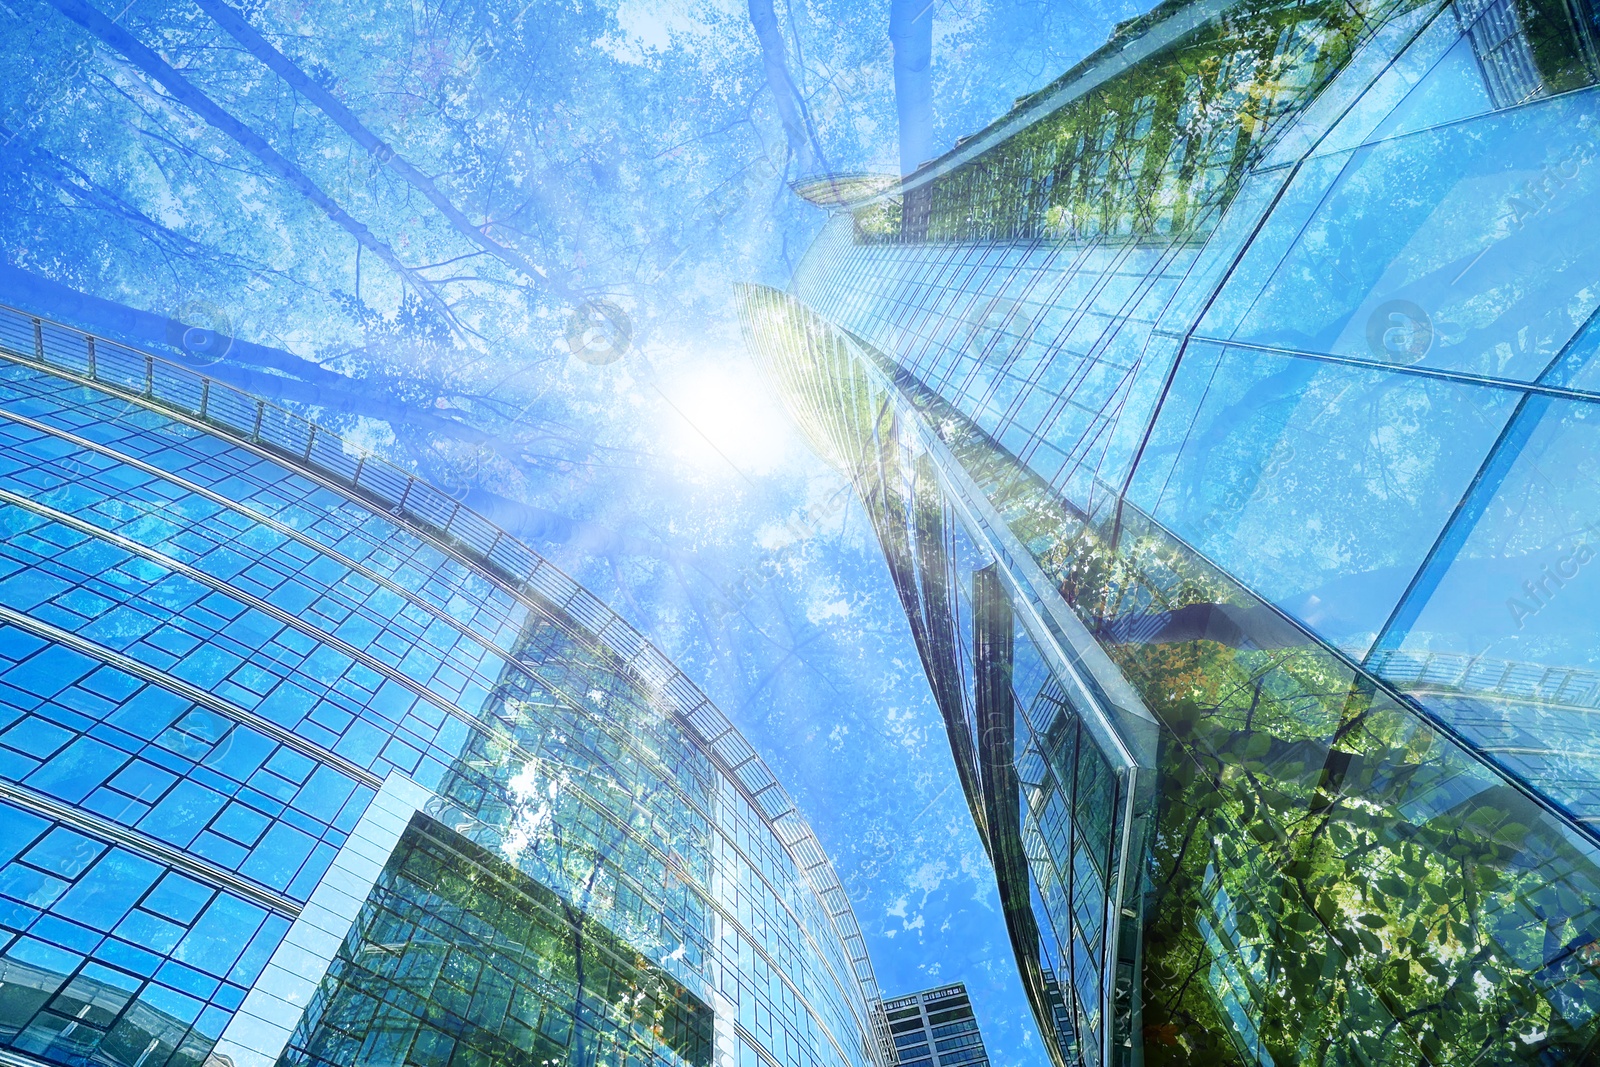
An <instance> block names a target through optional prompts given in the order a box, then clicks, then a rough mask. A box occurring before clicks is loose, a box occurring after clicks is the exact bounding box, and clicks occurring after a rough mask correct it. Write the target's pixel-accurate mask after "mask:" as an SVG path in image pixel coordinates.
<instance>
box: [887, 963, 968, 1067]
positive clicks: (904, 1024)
mask: <svg viewBox="0 0 1600 1067" xmlns="http://www.w3.org/2000/svg"><path fill="white" fill-rule="evenodd" d="M883 1011H884V1017H885V1020H886V1021H887V1022H888V1024H889V1040H891V1041H893V1042H894V1052H895V1055H896V1056H898V1057H899V1058H900V1067H989V1054H988V1052H986V1051H985V1050H984V1047H983V1035H982V1034H981V1033H980V1032H979V1031H978V1017H977V1015H976V1014H975V1013H974V1012H973V1010H972V1000H971V999H970V998H969V997H968V996H967V987H966V984H965V983H964V982H956V983H954V984H953V985H943V986H939V987H937V988H935V989H924V990H923V991H922V992H920V993H908V994H906V995H905V996H903V997H894V998H893V999H890V1000H886V1001H884V1002H883Z"/></svg>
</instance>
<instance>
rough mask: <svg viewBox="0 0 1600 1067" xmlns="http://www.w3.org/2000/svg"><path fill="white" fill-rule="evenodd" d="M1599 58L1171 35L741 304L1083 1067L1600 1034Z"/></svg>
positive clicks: (1495, 36)
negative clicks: (870, 540)
mask: <svg viewBox="0 0 1600 1067" xmlns="http://www.w3.org/2000/svg"><path fill="white" fill-rule="evenodd" d="M1596 29H1597V24H1596V20H1595V15H1594V12H1593V10H1592V8H1591V7H1590V5H1589V4H1588V3H1586V2H1581V0H1579V2H1572V3H1566V2H1559V3H1546V2H1544V0H1507V2H1504V3H1500V2H1495V3H1465V2H1458V3H1440V2H1437V0H1356V2H1352V3H1345V2H1342V0H1341V2H1338V3H1323V2H1291V0H1266V2H1261V3H1256V2H1251V3H1242V2H1230V0H1219V2H1216V3H1184V2H1174V3H1167V4H1163V5H1161V6H1160V7H1158V8H1157V9H1156V10H1155V11H1153V12H1152V13H1151V14H1150V15H1148V16H1145V17H1143V18H1141V19H1138V20H1136V21H1134V22H1132V23H1129V24H1126V25H1124V26H1123V27H1121V28H1119V30H1118V32H1117V34H1116V35H1115V37H1114V39H1113V40H1112V41H1111V42H1110V43H1109V44H1108V45H1107V46H1106V47H1105V48H1103V49H1102V50H1101V51H1099V52H1097V53H1096V54H1094V55H1092V56H1090V57H1089V58H1088V59H1086V60H1085V61H1084V62H1083V63H1082V64H1080V65H1079V66H1077V67H1075V68H1074V69H1073V70H1071V71H1069V72H1067V73H1066V74H1065V75H1063V76H1062V77H1061V78H1060V79H1059V80H1058V81H1056V82H1055V83H1054V84H1052V85H1051V86H1049V87H1047V88H1046V89H1044V90H1042V91H1040V92H1038V93H1035V94H1033V95H1031V96H1029V97H1026V98H1024V99H1021V100H1019V101H1018V102H1017V104H1016V107H1015V108H1014V109H1013V110H1012V111H1011V112H1010V113H1009V114H1007V115H1006V116H1004V117H1002V118H1001V119H999V120H997V121H996V122H995V123H993V124H992V125H991V126H989V127H988V128H986V129H984V130H981V131H979V132H977V133H976V134H974V135H973V136H971V137H968V138H965V139H963V140H962V142H961V143H960V144H959V145H958V146H957V148H956V149H955V150H953V151H952V152H950V153H948V154H947V155H945V156H943V157H941V158H940V159H937V160H935V161H933V162H931V163H929V164H928V165H926V166H924V167H923V168H921V169H920V170H918V171H917V172H916V173H915V174H912V175H910V176H908V177H907V178H906V179H905V180H904V181H903V182H902V183H900V185H898V186H897V187H895V188H893V189H890V190H888V191H884V192H875V193H872V194H869V195H863V196H858V197H856V198H855V199H853V200H850V201H849V202H847V203H845V204H843V205H840V206H839V207H837V208H835V209H834V214H833V217H832V220H831V221H830V222H829V224H828V226H827V227H826V229H825V230H824V231H823V233H822V235H821V236H820V237H819V238H818V240H817V241H816V243H815V244H814V245H813V247H812V249H811V250H810V251H809V252H808V254H807V256H806V258H805V259H804V260H803V262H802V264H801V266H800V268H799V269H798V270H797V272H796V275H795V278H794V280H793V284H792V285H791V287H790V289H789V291H787V292H780V291H777V290H773V289H765V288H759V287H752V288H750V289H749V290H748V291H747V292H746V293H745V322H746V336H747V338H748V340H749V342H750V345H751V347H752V349H753V350H754V351H755V352H756V353H757V356H758V358H759V359H760V361H761V362H762V363H763V364H764V365H765V366H766V368H767V369H768V370H769V371H770V373H771V375H772V377H773V378H774V380H775V381H776V382H777V383H778V385H779V388H780V390H781V392H782V393H783V395H784V397H785V399H786V401H787V403H788V404H789V406H790V408H791V410H792V411H793V413H794V414H795V416H796V418H797V420H798V421H799V422H800V423H801V425H802V426H803V427H804V429H805V430H806V431H807V433H808V435H809V436H810V438H811V440H812V442H813V444H814V446H815V447H816V448H817V449H818V450H819V451H820V452H821V453H823V454H824V455H825V456H827V457H828V458H830V459H831V460H832V461H833V462H834V463H836V464H837V465H838V466H839V467H840V468H841V469H842V470H844V471H845V472H846V473H847V474H848V475H849V476H850V478H851V479H852V480H853V481H854V483H855V485H856V487H857V489H858V491H859V493H860V495H861V497H862V499H863V501H864V502H865V504H866V507H867V510H868V513H869V514H870V515H871V517H872V520H873V522H874V524H875V527H876V531H877V535H878V538H879V540H880V542H881V543H882V546H883V549H884V552H885V555H886V558H887V560H888V563H889V568H890V572H891V575H892V577H893V579H894V582H895V585H896V587H897V589H898V591H899V596H900V599H901V601H902V604H903V606H904V608H905V611H906V615H907V617H908V619H909V620H910V624H911V629H912V633H913V636H914V638H915V640H916V643H917V646H918V648H919V650H920V653H921V656H922V660H923V664H924V667H925V669H926V672H927V675H928V678H929V682H930V684H931V687H932V690H933V694H934V696H935V699H936V701H937V703H938V705H939V707H940V709H941V711H942V713H943V715H944V718H945V722H946V726H947V728H948V732H949V736H950V743H951V749H952V752H953V754H954V758H955V762H956V768H957V771H958V773H959V774H960V776H961V780H962V783H963V785H964V787H965V789H966V794H967V798H968V801H969V804H970V807H971V811H972V816H973V819H974V821H975V822H976V823H977V825H978V827H979V829H980V832H981V835H982V837H983V839H984V840H985V842H986V844H987V846H988V849H989V852H990V855H991V857H992V859H993V861H994V865H995V868H996V872H997V876H998V879H999V886H1000V894H1001V900H1002V902H1003V904H1004V907H1005V910H1006V917H1007V921H1008V925H1009V930H1010V934H1011V939H1012V942H1013V947H1014V949H1015V953H1016V956H1017V960H1018V963H1019V965H1020V967H1021V970H1022V975H1023V979H1024V983H1025V986H1026V988H1027V990H1028V992H1029V996H1030V999H1031V1001H1032V1003H1033V1008H1034V1015H1035V1018H1036V1020H1037V1021H1038V1023H1039V1026H1040V1027H1041V1029H1042V1030H1043V1032H1044V1033H1045V1035H1046V1038H1047V1044H1048V1045H1049V1046H1050V1047H1051V1049H1052V1052H1053V1054H1054V1055H1055V1056H1056V1057H1057V1059H1058V1062H1059V1063H1061V1064H1080V1063H1083V1064H1095V1065H1099V1064H1138V1063H1150V1064H1157V1063H1159V1064H1168V1063H1195V1064H1207V1065H1210V1064H1228V1063H1232V1064H1252V1065H1254V1064H1273V1065H1277V1067H1286V1065H1288V1064H1296V1063H1308V1064H1420V1063H1428V1064H1447V1063H1448V1064H1462V1065H1466V1064H1486V1063H1496V1064H1502V1063H1540V1064H1546V1063H1565V1062H1571V1063H1576V1062H1581V1061H1584V1060H1585V1059H1586V1058H1587V1057H1590V1056H1592V1055H1594V1054H1595V1052H1596V1049H1597V1047H1600V1017H1597V1013H1600V972H1597V970H1596V967H1597V965H1600V846H1597V833H1596V825H1597V823H1600V718H1597V716H1596V709H1597V708H1600V640H1597V638H1600V621H1597V620H1600V564H1595V563H1593V562H1592V561H1593V560H1594V559H1595V557H1596V554H1597V553H1600V526H1597V525H1595V523H1596V521H1597V520H1596V518H1595V516H1596V515H1597V514H1600V468H1597V467H1596V461H1595V457H1596V456H1597V455H1600V439H1597V438H1596V436H1595V427H1596V426H1597V425H1600V406H1597V401H1600V387H1597V384H1596V383H1597V382H1600V377H1597V372H1596V368H1597V367H1600V362H1597V361H1596V356H1595V353H1596V351H1597V348H1600V320H1597V319H1596V317H1595V313H1596V308H1597V307H1600V211H1597V210H1596V208H1595V205H1596V203H1597V201H1600V197H1597V195H1596V192H1597V190H1600V177H1597V175H1600V96H1597V92H1600V90H1596V89H1595V88H1593V84H1594V82H1595V80H1596V75H1597V73H1600V67H1597V61H1596V49H1595V40H1596Z"/></svg>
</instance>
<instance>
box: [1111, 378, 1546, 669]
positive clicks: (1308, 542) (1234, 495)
mask: <svg viewBox="0 0 1600 1067" xmlns="http://www.w3.org/2000/svg"><path fill="white" fill-rule="evenodd" d="M1201 351H1202V352H1204V348H1202V349H1201ZM1211 354H1212V355H1213V356H1215V355H1216V353H1215V352H1214V351H1213V352H1212V353H1211ZM1208 363H1209V361H1206V360H1196V361H1194V362H1193V363H1190V362H1188V360H1187V359H1186V361H1185V364H1184V366H1183V367H1182V368H1181V369H1180V372H1179V380H1178V381H1176V382H1174V384H1173V389H1172V395H1173V396H1175V397H1178V398H1191V397H1195V396H1200V397H1202V399H1201V400H1200V401H1199V402H1198V409H1197V410H1196V411H1195V414H1194V415H1193V416H1192V417H1191V418H1186V417H1185V415H1186V412H1185V409H1184V406H1183V404H1182V402H1181V401H1180V403H1179V404H1178V405H1176V406H1174V407H1173V408H1172V409H1171V411H1170V412H1163V413H1162V416H1161V419H1160V423H1161V424H1164V425H1163V426H1162V433H1161V434H1160V436H1159V438H1158V439H1155V440H1152V441H1151V443H1150V446H1149V447H1148V448H1147V450H1146V459H1147V462H1150V463H1151V464H1152V471H1153V475H1152V477H1151V478H1150V479H1148V480H1139V481H1136V483H1135V486H1134V488H1133V492H1132V494H1131V499H1132V500H1133V502H1134V503H1135V504H1137V505H1139V506H1140V507H1141V508H1144V509H1145V510H1147V511H1148V512H1150V513H1151V514H1153V515H1154V516H1155V517H1156V518H1157V519H1158V520H1159V521H1160V522H1161V523H1162V524H1163V525H1165V526H1166V527H1167V528H1168V529H1170V530H1172V531H1173V532H1174V533H1176V534H1177V535H1178V536H1180V537H1182V538H1183V539H1184V540H1185V541H1187V542H1188V543H1190V544H1191V545H1193V546H1194V547H1196V548H1197V549H1199V550H1200V551H1201V552H1202V553H1203V554H1205V555H1207V556H1208V557H1210V558H1211V559H1212V560H1214V561H1216V562H1217V563H1218V564H1220V565H1221V566H1222V567H1224V568H1225V569H1226V570H1228V571H1229V572H1230V573H1232V574H1234V575H1236V576H1237V577H1238V578H1239V579H1240V580H1241V581H1242V582H1243V583H1244V584H1245V585H1246V586H1247V587H1249V588H1251V589H1252V590H1254V591H1255V592H1257V593H1259V594H1260V595H1262V596H1263V597H1265V598H1266V599H1268V600H1270V601H1271V602H1273V603H1274V604H1276V605H1278V606H1279V607H1280V608H1282V609H1283V610H1285V611H1286V612H1288V613H1289V614H1291V615H1293V616H1295V617H1296V618H1299V619H1301V620H1303V621H1304V622H1305V623H1306V624H1307V625H1308V626H1309V627H1311V629H1313V630H1315V631H1316V632H1318V633H1320V634H1321V635H1322V636H1323V637H1324V638H1326V639H1327V640H1329V641H1330V642H1332V643H1334V644H1336V645H1339V646H1341V647H1344V648H1347V649H1350V650H1352V651H1355V652H1357V653H1358V654H1359V653H1362V652H1364V651H1365V650H1366V648H1367V646H1368V644H1369V643H1370V642H1371V641H1372V639H1373V638H1374V637H1375V636H1376V635H1377V633H1378V631H1379V630H1380V629H1381V628H1382V627H1383V624H1384V622H1385V620H1386V619H1387V618H1388V615H1389V613H1390V611H1391V610H1392V609H1393V607H1394V605H1395V603H1396V602H1397V601H1398V600H1399V598H1400V595H1401V594H1402V593H1403V592H1404V591H1405V589H1406V586H1407V585H1408V584H1409V583H1410V581H1411V578H1412V576H1413V574H1415V572H1416V569H1417V568H1418V567H1419V566H1420V565H1421V564H1422V561H1423V559H1424V557H1425V556H1426V554H1427V552H1428V550H1429V548H1430V547H1431V546H1432V544H1433V542H1434V540H1435V538H1436V537H1437V536H1438V534H1439V531H1440V530H1441V529H1442V528H1443V526H1444V524H1445V521H1446V520H1447V519H1448V518H1449V517H1450V514H1451V512H1452V511H1453V510H1454V509H1455V507H1456V504H1457V502H1458V501H1460V499H1461V496H1462V493H1463V492H1465V490H1466V488H1467V486H1468V484H1469V483H1470V482H1471V481H1472V478H1473V475H1474V474H1475V473H1476V472H1477V469H1478V465H1479V463H1480V462H1481V461H1482V459H1483V457H1484V456H1485V455H1486V454H1487V453H1488V451H1489V448H1490V445H1491V444H1492V443H1493V442H1494V440H1495V437H1496V435H1498V433H1499V432H1500V428H1501V427H1502V425H1504V423H1505V421H1506V419H1507V418H1508V417H1509V416H1510V414H1511V410H1512V407H1513V405H1514V404H1515V401H1516V397H1515V395H1513V394H1509V393H1506V392H1504V391H1501V390H1494V389H1486V388H1480V387H1475V386H1467V385H1458V384H1455V383H1452V382H1448V381H1441V380H1438V379H1431V378H1422V377H1417V376H1413V375H1400V374H1393V373H1388V372H1384V371H1377V370H1368V369H1364V368H1357V367H1351V366H1345V365H1340V364H1330V363H1321V362H1317V361H1315V360H1310V359H1303V358H1297V357H1289V356H1279V355H1273V354H1269V353H1262V352H1252V351H1247V350H1239V349H1230V350H1228V351H1227V352H1225V353H1223V354H1222V355H1221V356H1220V358H1219V360H1218V362H1217V364H1216V370H1215V373H1214V374H1208V370H1209V367H1208ZM1189 403H1194V401H1193V400H1189ZM1169 419H1171V423H1170V425H1165V424H1167V423H1168V420H1169ZM1168 463H1170V464H1171V473H1170V475H1168V476H1166V477H1165V478H1162V479H1161V480H1160V481H1157V478H1156V477H1155V472H1159V471H1160V470H1161V469H1162V467H1163V465H1165V464H1168Z"/></svg>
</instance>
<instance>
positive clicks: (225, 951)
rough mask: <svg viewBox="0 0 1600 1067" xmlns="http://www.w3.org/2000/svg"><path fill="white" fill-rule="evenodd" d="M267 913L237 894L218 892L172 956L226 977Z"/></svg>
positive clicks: (209, 972) (208, 972)
mask: <svg viewBox="0 0 1600 1067" xmlns="http://www.w3.org/2000/svg"><path fill="white" fill-rule="evenodd" d="M266 916H267V913H266V912H265V911H264V910H262V909H261V908H258V907H256V906H255V905H254V904H246V903H245V902H244V901H242V900H240V899H239V898H238V897H234V896H229V895H228V894H227V893H221V894H219V895H218V896H217V898H216V900H214V901H212V902H211V906H210V907H208V908H207V909H206V910H205V914H203V915H201V916H200V918H199V919H198V920H197V921H196V922H195V924H194V926H193V927H192V928H190V930H189V934H188V936H187V937H185V938H184V939H183V941H182V942H181V943H180V944H179V945H178V950H177V951H176V952H174V953H173V958H174V959H176V960H181V961H182V962H184V963H187V964H190V965H191V966H194V967H198V968H199V969H200V970H202V971H205V972H206V973H207V974H213V975H216V976H217V977H219V978H220V977H223V976H225V975H226V974H227V973H228V971H229V969H230V968H232V967H233V965H234V964H235V963H236V962H237V961H238V959H239V956H240V954H241V953H243V952H244V950H245V946H247V945H248V944H249V943H250V939H251V938H252V937H253V936H255V932H256V930H257V929H258V928H259V927H260V926H261V922H262V920H263V919H265V918H266Z"/></svg>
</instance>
